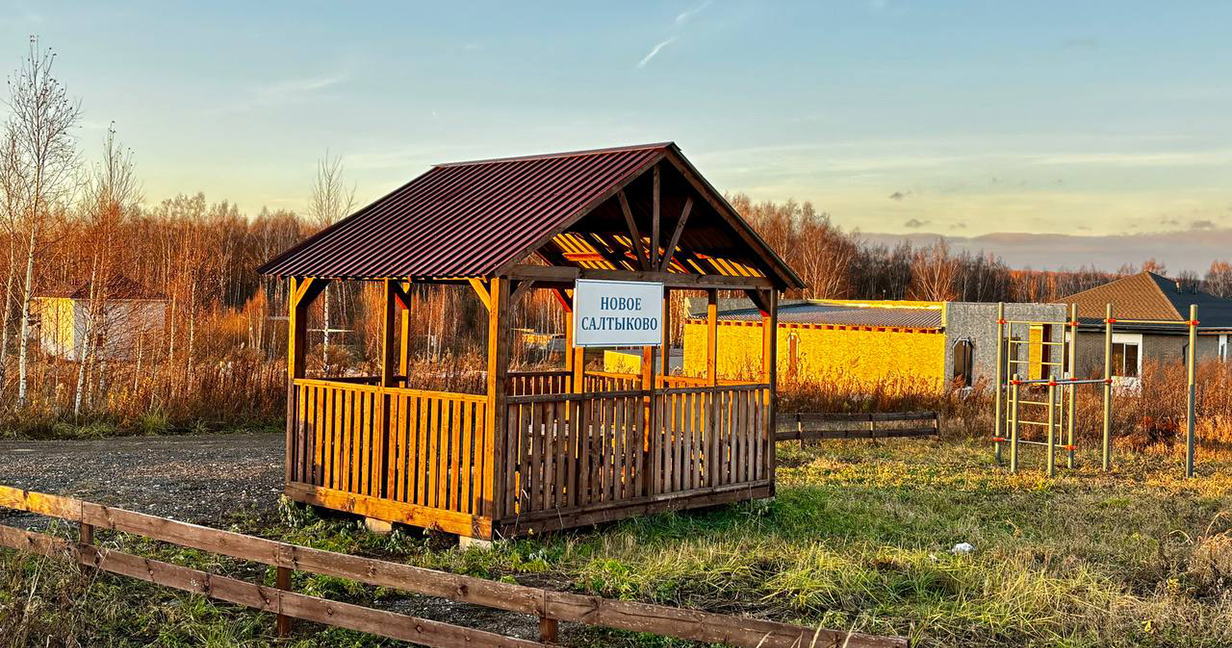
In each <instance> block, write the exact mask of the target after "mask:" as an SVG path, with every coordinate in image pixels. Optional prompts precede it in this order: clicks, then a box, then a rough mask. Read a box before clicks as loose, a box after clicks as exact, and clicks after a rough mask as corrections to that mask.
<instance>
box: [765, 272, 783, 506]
mask: <svg viewBox="0 0 1232 648" xmlns="http://www.w3.org/2000/svg"><path fill="white" fill-rule="evenodd" d="M766 308H767V310H766V312H763V313H762V316H761V325H762V333H761V335H762V358H761V363H762V377H763V380H764V381H765V382H766V384H767V385H768V386H769V389H768V393H767V394H766V423H765V428H766V429H765V430H764V433H765V435H766V462H767V466H766V475H767V476H768V477H769V478H770V482H771V483H770V488H771V493H773V492H774V490H773V489H774V477H775V475H774V472H775V456H774V455H775V445H774V426H775V422H774V417H775V409H776V407H775V406H776V404H777V402H778V394H777V393H776V392H777V389H778V379H777V374H778V371H777V360H778V339H779V330H778V329H779V292H778V290H777V289H775V288H771V289H770V290H768V291H766Z"/></svg>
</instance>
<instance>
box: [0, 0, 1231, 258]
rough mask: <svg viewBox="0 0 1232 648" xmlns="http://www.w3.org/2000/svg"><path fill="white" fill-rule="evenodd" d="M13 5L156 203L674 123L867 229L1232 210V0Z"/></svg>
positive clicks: (365, 187) (250, 192)
mask: <svg viewBox="0 0 1232 648" xmlns="http://www.w3.org/2000/svg"><path fill="white" fill-rule="evenodd" d="M0 11H2V12H3V15H4V16H5V19H4V20H0V69H3V68H9V69H11V68H14V67H16V65H17V63H18V61H19V58H20V57H21V55H22V53H23V52H24V49H25V44H26V39H27V38H28V35H30V34H38V35H39V36H40V38H41V40H42V43H43V44H44V45H45V46H50V47H53V48H54V49H55V50H57V52H58V53H59V59H58V61H57V66H58V69H59V73H60V75H61V77H62V78H63V79H64V80H65V82H66V83H67V84H68V86H69V89H70V91H71V92H72V93H73V94H75V95H77V96H79V97H80V98H81V100H82V103H83V106H84V109H85V116H86V121H85V123H84V124H83V127H82V129H81V130H80V133H79V135H80V136H81V138H82V140H83V146H85V147H86V150H87V152H88V153H89V154H93V153H94V152H95V151H96V150H97V149H98V148H99V147H100V146H101V140H102V137H103V133H104V130H105V128H106V125H107V124H108V123H109V122H110V121H113V120H114V121H115V123H116V128H117V130H118V132H119V135H120V137H121V139H122V140H123V141H124V142H125V143H126V144H127V145H128V146H130V147H131V148H132V149H133V150H134V152H135V159H136V161H137V166H138V172H139V174H140V175H141V177H142V179H143V181H144V187H145V194H146V198H147V200H148V201H157V200H161V199H162V198H165V197H168V196H171V195H173V194H175V193H177V192H195V191H199V190H200V191H205V192H206V194H207V196H208V197H209V198H211V199H222V198H228V199H231V200H234V201H236V202H238V203H239V204H240V206H241V207H242V208H244V209H246V210H250V211H254V212H255V211H256V210H257V209H259V208H260V207H261V206H262V205H268V206H270V207H271V208H276V207H286V208H301V207H302V206H303V205H304V204H305V202H306V199H307V195H308V190H309V182H310V179H311V176H312V171H313V165H314V162H315V160H316V159H317V158H319V157H320V156H321V155H322V154H323V153H324V152H325V150H326V149H327V148H328V149H329V150H330V151H332V152H333V153H335V154H340V155H342V156H343V160H344V163H345V165H346V167H347V171H348V175H349V177H350V180H351V181H352V182H354V183H355V184H356V186H357V194H358V196H359V198H360V199H361V200H369V199H372V198H375V197H377V196H380V195H382V194H384V193H385V192H387V191H388V190H389V189H391V188H392V187H394V186H396V185H397V184H399V183H401V182H403V181H405V180H406V179H408V178H410V177H412V176H414V175H416V174H418V173H420V172H422V171H423V170H424V169H425V168H426V167H427V166H428V165H429V164H431V163H432V162H438V161H448V160H454V159H467V158H476V157H490V156H496V155H506V154H510V155H512V154H523V153H536V152H547V151H554V150H568V149H576V148H588V147H596V146H608V145H617V144H627V143H640V142H648V141H661V140H674V141H676V142H677V143H679V144H680V145H681V147H682V148H683V149H684V151H685V154H686V155H688V156H689V157H690V159H692V160H693V161H694V163H695V164H697V165H698V166H699V167H700V169H701V170H702V172H703V173H705V174H706V175H707V176H708V177H709V178H710V179H711V180H712V181H713V182H714V183H715V184H716V185H717V186H718V187H720V188H721V189H723V190H726V191H730V192H744V193H747V194H749V195H750V196H752V197H753V198H755V199H773V200H783V199H786V198H795V199H797V200H801V201H803V200H809V201H812V202H813V203H814V204H815V205H816V206H817V207H818V208H819V209H821V210H824V211H827V212H829V213H830V214H831V215H832V216H833V218H834V219H835V221H836V222H838V223H839V224H841V225H843V226H844V227H847V228H849V229H859V230H861V231H864V232H888V233H916V234H918V233H921V232H935V233H939V234H945V235H949V236H955V237H979V236H982V235H988V234H993V233H1000V232H1049V233H1061V234H1071V235H1110V234H1138V233H1142V232H1161V231H1170V232H1195V233H1201V232H1204V231H1208V230H1212V229H1221V228H1224V227H1226V226H1227V225H1228V224H1229V221H1232V218H1230V217H1232V183H1230V182H1229V181H1230V180H1232V131H1230V130H1229V120H1230V119H1232V117H1230V116H1232V84H1229V83H1228V79H1229V78H1232V77H1230V75H1229V73H1230V72H1232V65H1230V64H1232V39H1229V38H1227V33H1228V32H1227V30H1228V25H1229V24H1232V3H1224V2H1208V3H1201V2H1184V3H1172V4H1170V5H1165V4H1163V3H1150V2H1079V3H1075V2H987V1H985V2H974V1H971V2H956V1H948V0H932V1H929V2H923V1H920V2H908V1H905V0H872V1H868V0H853V1H849V2H765V1H763V2H756V1H752V0H711V1H706V0H687V1H674V0H673V1H667V2H655V3H652V2H619V3H600V2H477V3H441V2H433V3H413V2H401V3H376V2H362V3H361V2H294V3H292V2H280V3H273V2H262V3H241V2H199V3H194V4H189V3H182V2H131V3H108V4H107V5H106V6H104V5H103V3H99V2H54V1H43V2H25V1H19V2H16V3H14V2H6V1H5V0H0ZM5 52H7V54H5ZM5 56H7V57H8V58H7V59H5V58H4V57H5ZM5 60H7V61H9V63H8V64H4V61H5ZM1071 265H1077V263H1073V264H1071Z"/></svg>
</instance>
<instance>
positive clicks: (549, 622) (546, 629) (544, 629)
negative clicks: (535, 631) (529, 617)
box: [539, 617, 557, 644]
mask: <svg viewBox="0 0 1232 648" xmlns="http://www.w3.org/2000/svg"><path fill="white" fill-rule="evenodd" d="M556 636H557V623H556V619H549V618H547V617H539V641H541V642H543V643H546V644H554V643H556Z"/></svg>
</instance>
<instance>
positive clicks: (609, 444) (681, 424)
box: [503, 384, 770, 520]
mask: <svg viewBox="0 0 1232 648" xmlns="http://www.w3.org/2000/svg"><path fill="white" fill-rule="evenodd" d="M768 398H769V386H768V385H765V384H746V385H720V386H709V387H688V388H674V389H666V390H654V391H640V390H624V391H609V392H590V393H584V394H551V395H528V396H511V397H509V399H508V401H507V407H508V410H507V417H506V435H505V441H506V444H507V445H506V447H505V461H506V467H505V470H504V471H503V472H504V475H505V479H506V483H505V488H504V492H505V502H504V510H505V513H506V516H507V518H508V519H522V520H533V519H535V518H537V517H542V516H545V515H548V516H550V515H559V514H564V513H568V512H570V511H574V512H576V511H585V510H594V509H598V508H603V507H618V506H624V505H636V504H639V503H642V502H647V501H650V500H652V499H654V498H658V497H660V496H664V495H671V494H685V495H688V494H703V493H705V492H707V491H718V490H723V489H729V488H737V487H746V486H753V485H762V484H768V483H769V477H770V475H769V473H770V462H769V452H770V448H769V444H770V432H769V430H770V428H769V426H768V423H767V420H766V403H767V402H768Z"/></svg>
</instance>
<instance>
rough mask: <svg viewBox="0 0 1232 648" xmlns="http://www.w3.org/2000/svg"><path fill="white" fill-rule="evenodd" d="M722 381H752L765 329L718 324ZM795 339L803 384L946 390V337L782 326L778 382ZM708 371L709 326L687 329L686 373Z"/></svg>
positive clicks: (688, 325) (787, 373)
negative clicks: (890, 385) (880, 384)
mask: <svg viewBox="0 0 1232 648" xmlns="http://www.w3.org/2000/svg"><path fill="white" fill-rule="evenodd" d="M718 328H719V342H718V369H719V377H720V378H753V377H756V376H757V375H758V374H759V373H760V371H761V325H760V324H758V325H754V326H745V325H731V324H720V325H719V327H718ZM793 335H794V336H796V344H795V347H796V367H795V371H796V375H797V377H798V378H799V379H801V380H834V381H843V382H844V383H851V384H857V385H858V384H860V383H865V384H872V383H877V382H883V381H884V382H892V383H896V384H899V385H901V386H902V387H903V388H904V389H925V390H938V391H940V390H941V389H943V388H944V387H945V375H944V374H945V335H944V334H942V333H907V332H892V331H853V330H838V329H824V328H802V327H788V326H780V327H779V331H778V336H779V339H778V374H779V380H780V381H782V380H785V379H788V378H789V377H790V375H791V370H792V367H791V348H792V344H791V337H792V336H793ZM705 371H706V324H705V322H699V321H689V322H687V323H686V324H685V327H684V373H685V374H686V375H692V376H700V375H703V374H704V373H705Z"/></svg>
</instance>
